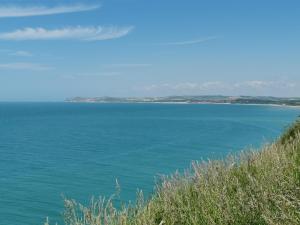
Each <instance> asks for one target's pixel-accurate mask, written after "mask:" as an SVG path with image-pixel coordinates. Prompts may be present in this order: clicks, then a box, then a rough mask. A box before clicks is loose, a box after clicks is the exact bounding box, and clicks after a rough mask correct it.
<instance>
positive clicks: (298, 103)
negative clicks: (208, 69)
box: [65, 95, 300, 107]
mask: <svg viewBox="0 0 300 225" xmlns="http://www.w3.org/2000/svg"><path fill="white" fill-rule="evenodd" d="M65 102H73V103H155V104H228V105H229V104H231V105H270V106H281V107H300V97H295V98H288V97H285V98H281V97H265V96H255V97H253V96H219V95H208V96H168V97H145V98H142V97H141V98H118V97H75V98H68V99H66V100H65Z"/></svg>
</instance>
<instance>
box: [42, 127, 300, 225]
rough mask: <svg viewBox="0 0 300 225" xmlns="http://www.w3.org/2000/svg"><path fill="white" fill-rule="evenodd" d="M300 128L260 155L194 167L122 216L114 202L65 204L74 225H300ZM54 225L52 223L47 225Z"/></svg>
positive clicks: (164, 182) (249, 154) (165, 181)
mask: <svg viewBox="0 0 300 225" xmlns="http://www.w3.org/2000/svg"><path fill="white" fill-rule="evenodd" d="M299 132H300V122H297V123H295V125H294V126H293V127H291V128H290V129H289V130H288V131H287V132H286V133H285V134H284V135H283V136H282V137H281V138H280V139H279V140H278V141H277V142H276V143H273V144H271V145H268V146H265V147H264V148H263V149H261V151H259V152H256V151H255V152H247V153H241V155H240V156H239V157H232V156H230V157H228V158H227V159H226V160H223V161H211V162H201V163H193V164H192V170H191V171H190V172H187V173H185V174H184V175H179V174H175V175H173V176H171V177H167V178H165V179H163V180H162V182H161V184H160V185H158V186H157V188H156V192H155V194H154V195H153V196H152V197H151V199H150V200H148V201H146V202H144V200H143V196H142V194H141V193H140V194H138V201H137V203H136V204H134V205H127V206H126V207H125V206H124V207H123V208H122V209H121V210H117V209H115V208H114V207H113V203H112V202H113V201H112V200H107V201H105V200H103V199H99V200H94V201H92V202H91V204H90V206H89V207H84V206H82V205H80V204H78V203H76V202H75V201H74V200H65V213H64V215H65V223H66V224H68V225H87V224H89V225H102V224H103V225H112V224H115V225H119V224H122V225H125V224H126V225H127V224H128V225H131V224H134V225H152V224H153V225H154V224H157V225H159V224H160V225H162V224H166V225H173V224H174V225H175V224H176V225H177V224H178V225H180V224H187V225H190V224H200V225H201V224H209V225H211V224H220V225H221V224H222V225H226V224H228V225H229V224H230V225H233V224H236V225H243V224H245V225H246V224H247V225H256V224H257V225H258V224H262V225H263V224H278V225H279V224H280V225H281V224H289V225H293V224H300V133H299ZM46 224H48V223H46Z"/></svg>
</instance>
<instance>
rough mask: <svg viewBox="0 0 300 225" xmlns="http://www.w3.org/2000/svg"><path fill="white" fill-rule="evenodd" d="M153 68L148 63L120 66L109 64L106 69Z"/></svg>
mask: <svg viewBox="0 0 300 225" xmlns="http://www.w3.org/2000/svg"><path fill="white" fill-rule="evenodd" d="M149 66H152V65H151V64H148V63H118V64H107V65H105V67H113V68H116V67H118V68H139V67H149Z"/></svg>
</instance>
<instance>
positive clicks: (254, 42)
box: [0, 0, 300, 101]
mask: <svg viewBox="0 0 300 225" xmlns="http://www.w3.org/2000/svg"><path fill="white" fill-rule="evenodd" d="M299 41H300V2H299V1H296V0H295V1H290V0H286V1H283V0H282V1H279V0H278V1H276V0H273V1H271V0H270V1H267V0H251V1H241V0H227V1H221V0H219V1H217V0H185V1H183V0H181V1H179V0H173V1H171V0H151V1H149V0H148V1H146V0H102V1H96V0H95V1H94V0H93V1H89V0H84V1H83V0H81V1H80V0H78V1H77V0H76V1H71V0H68V1H67V0H64V1H63V0H60V1H58V0H51V1H50V0H39V1H37V0H35V1H25V0H22V1H21V0H19V1H17V0H9V1H3V0H2V1H1V0H0V101H60V100H64V99H65V98H68V97H74V96H86V97H88V96H91V97H93V96H123V97H125V96H128V97H129V96H165V95H206V94H223V95H273V96H300V74H299V72H300V63H299V60H300V43H299Z"/></svg>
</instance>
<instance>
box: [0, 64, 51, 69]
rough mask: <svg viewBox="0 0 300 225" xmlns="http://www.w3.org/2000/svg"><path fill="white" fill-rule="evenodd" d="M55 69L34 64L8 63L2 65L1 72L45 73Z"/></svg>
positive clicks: (0, 65)
mask: <svg viewBox="0 0 300 225" xmlns="http://www.w3.org/2000/svg"><path fill="white" fill-rule="evenodd" d="M50 69H53V68H52V67H49V66H45V65H40V64H34V63H23V62H18V63H6V64H0V70H32V71H44V70H50Z"/></svg>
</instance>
